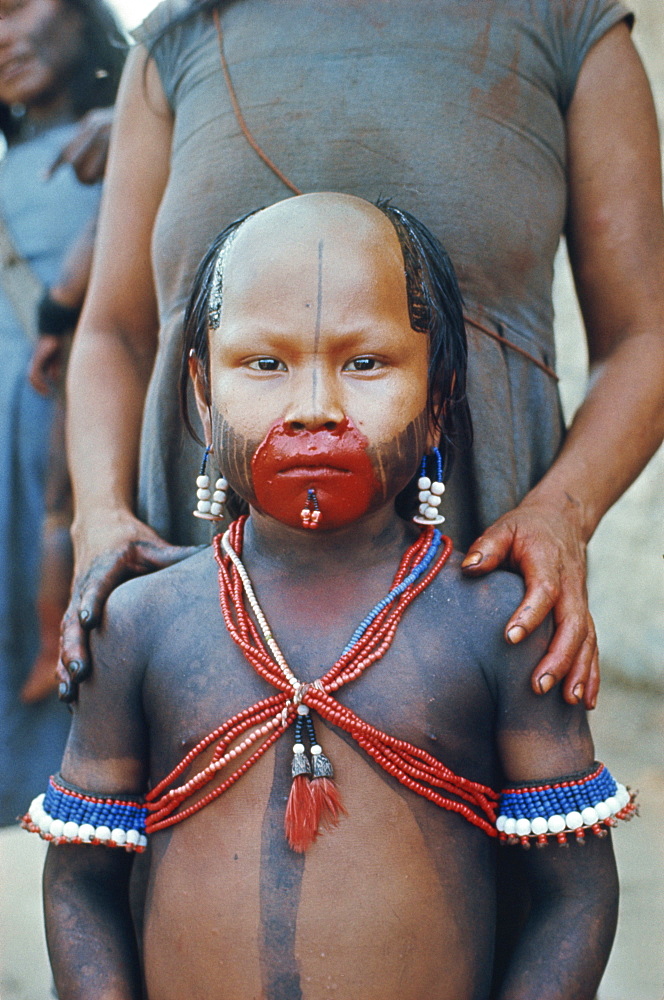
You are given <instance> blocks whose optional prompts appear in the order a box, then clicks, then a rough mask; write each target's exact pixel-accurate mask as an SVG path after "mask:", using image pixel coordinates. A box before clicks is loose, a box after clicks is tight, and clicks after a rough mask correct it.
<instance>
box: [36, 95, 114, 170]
mask: <svg viewBox="0 0 664 1000" xmlns="http://www.w3.org/2000/svg"><path fill="white" fill-rule="evenodd" d="M113 116H114V109H113V108H112V107H110V108H93V109H92V111H88V112H87V113H86V114H85V115H83V117H82V118H81V120H80V122H79V126H78V129H77V130H76V133H75V135H74V136H73V138H71V139H70V140H69V142H68V143H67V145H66V146H63V148H62V149H61V150H60V152H59V154H58V156H57V157H56V158H55V160H54V161H53V163H52V164H51V166H50V167H49V170H48V176H49V177H50V176H52V175H53V174H54V173H55V171H56V170H58V169H59V168H60V167H62V166H64V165H66V164H68V165H69V166H71V168H72V170H73V171H74V173H75V174H76V176H77V177H78V179H79V181H80V182H81V184H96V183H97V181H100V180H102V178H103V176H104V171H105V169H106V160H107V158H108V144H109V139H110V135H111V126H112V125H113Z"/></svg>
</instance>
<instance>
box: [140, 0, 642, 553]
mask: <svg viewBox="0 0 664 1000" xmlns="http://www.w3.org/2000/svg"><path fill="white" fill-rule="evenodd" d="M186 6H187V3H186V0H165V2H164V3H162V4H161V5H160V6H159V7H158V8H157V9H156V11H154V12H153V14H152V15H151V16H150V17H149V18H148V20H147V22H146V24H145V25H144V26H143V28H142V29H141V30H140V31H139V33H138V34H139V38H143V39H145V38H146V37H148V38H149V35H150V32H154V31H156V30H158V28H159V27H160V26H162V25H163V24H165V23H166V22H168V21H169V20H170V19H172V17H173V16H174V15H175V13H176V12H177V11H179V10H182V9H184V8H185V7H186ZM626 13H627V12H626V10H625V8H624V7H623V6H622V4H621V3H619V2H617V0H504V2H501V3H495V2H489V0H363V2H361V3H355V2H350V0H343V2H342V0H236V2H235V3H234V4H232V5H231V6H230V7H229V9H227V10H225V11H224V13H223V15H222V22H223V28H224V35H225V51H226V56H227V59H228V63H229V67H230V72H231V76H232V79H233V82H234V85H235V89H236V91H237V95H238V99H239V101H240V105H241V107H242V109H243V112H244V115H245V117H246V119H247V122H248V124H249V127H250V129H251V130H252V132H253V134H254V135H255V137H256V139H257V141H258V142H259V143H260V144H261V146H262V147H263V148H264V149H265V151H266V152H267V153H268V154H269V156H270V157H271V158H272V159H273V160H274V161H275V163H276V164H277V165H278V166H279V167H280V169H281V170H283V171H284V173H285V174H287V175H288V176H289V177H290V179H291V180H292V181H293V182H294V183H295V184H296V185H297V186H298V187H299V188H300V189H302V190H303V191H305V192H310V191H326V190H329V191H341V192H347V193H349V194H355V195H358V196H360V197H364V198H366V199H368V200H371V201H373V200H375V199H377V198H379V197H390V198H391V199H392V200H393V201H394V203H395V204H396V205H398V206H399V207H400V208H404V209H407V210H409V211H411V212H413V213H414V214H415V215H417V216H418V217H419V218H420V219H421V220H422V221H423V222H424V223H425V224H426V225H427V226H428V227H429V228H430V229H431V230H432V231H433V232H434V233H435V234H436V235H437V236H438V237H439V238H440V240H441V241H442V243H443V245H444V246H445V247H446V249H447V251H448V252H449V254H450V256H451V258H452V261H453V263H454V265H455V267H456V269H457V272H458V275H459V280H460V284H461V289H462V291H463V294H464V298H465V303H466V312H467V314H468V316H469V317H470V319H471V320H472V319H474V320H475V321H479V322H480V323H481V324H483V325H485V326H487V327H489V328H491V329H492V330H494V331H496V332H499V333H501V334H502V335H504V336H505V337H507V338H509V340H511V341H513V342H514V343H515V344H517V345H519V346H521V347H523V348H525V349H526V350H527V351H528V352H529V353H530V354H533V355H535V356H536V357H538V358H540V359H541V360H543V361H545V362H546V363H547V364H549V365H553V364H554V363H555V358H554V344H553V328H552V323H553V308H552V302H551V282H552V276H553V260H554V256H555V253H556V249H557V247H558V243H559V239H560V235H561V231H562V228H563V224H564V219H565V212H566V175H565V164H566V150H565V112H566V109H567V107H568V106H569V102H570V100H571V98H572V95H573V92H574V87H575V83H576V80H577V76H578V73H579V69H580V67H581V64H582V62H583V59H584V57H585V56H586V54H587V53H588V51H589V49H590V47H591V46H592V45H593V44H594V42H596V41H597V40H598V39H599V38H600V37H601V36H602V35H603V34H604V33H605V32H606V31H607V30H608V29H609V28H611V27H612V26H613V25H614V24H616V23H617V22H618V21H620V20H621V19H622V18H624V17H625V16H626ZM154 56H155V59H156V62H157V66H158V69H159V72H160V75H161V79H162V82H163V86H164V90H165V93H166V95H167V98H168V100H169V102H170V104H171V107H172V109H173V112H174V115H175V126H174V139H173V152H172V161H171V173H170V179H169V183H168V187H167V189H166V192H165V195H164V199H163V201H162V204H161V207H160V211H159V217H158V219H157V223H156V227H155V234H154V268H155V274H156V284H157V293H158V299H159V309H160V316H161V339H160V345H159V351H158V355H157V361H156V365H155V369H154V374H153V377H152V382H151V384H150V389H149V393H148V398H147V403H146V409H145V420H144V427H143V435H142V443H141V464H140V487H139V507H140V514H141V516H142V517H144V518H146V519H147V521H148V522H149V523H150V524H151V525H152V526H153V527H154V528H156V530H157V531H158V532H159V533H160V534H162V535H164V536H165V537H167V538H169V539H170V540H172V541H176V542H183V543H184V542H194V541H206V540H207V538H208V537H209V535H208V534H207V532H206V531H205V529H204V528H202V526H201V523H200V522H197V521H196V520H195V519H194V518H193V517H192V516H191V509H192V506H193V500H192V498H193V495H194V490H193V484H194V478H195V475H196V471H197V465H198V463H199V454H200V451H199V449H197V448H196V446H195V445H193V444H192V443H191V442H190V441H189V440H188V439H187V438H186V436H185V434H184V432H183V431H182V429H181V424H180V419H179V416H178V413H177V400H176V390H175V385H176V371H177V367H178V363H179V353H180V341H179V335H180V329H181V322H182V313H183V309H184V305H185V302H186V298H187V294H188V291H189V289H190V286H191V282H192V279H193V275H194V272H195V269H196V266H197V264H198V262H199V260H200V258H201V257H202V255H203V253H204V251H205V250H206V248H207V246H208V244H209V243H210V242H211V240H212V238H213V237H214V236H215V235H216V234H217V232H218V231H220V230H221V229H222V228H223V227H224V226H225V225H226V224H227V223H228V222H230V221H231V220H233V219H235V218H237V217H238V216H239V215H241V214H243V213H244V212H247V211H249V210H251V209H255V208H257V207H259V206H263V205H267V204H270V203H272V202H275V201H278V200H280V199H282V198H284V197H287V196H288V194H289V192H288V190H287V189H286V188H285V187H284V186H283V185H282V183H281V182H280V181H279V180H278V179H277V177H276V176H275V175H274V174H273V173H272V172H271V171H270V170H269V169H268V168H267V167H266V166H265V165H264V164H263V163H262V162H261V161H260V160H259V159H258V157H257V156H256V154H255V153H254V152H253V150H252V149H251V148H250V147H249V145H248V143H247V141H246V139H245V138H244V136H243V135H242V134H241V132H240V129H239V128H238V125H237V122H236V119H235V116H234V114H233V111H232V108H231V105H230V101H229V96H228V92H227V89H226V87H225V84H224V80H223V76H222V72H221V64H220V57H219V49H218V42H217V37H216V32H215V29H214V26H213V24H212V21H211V20H210V19H209V16H204V15H197V16H196V17H195V18H193V19H192V20H190V21H188V22H187V23H186V24H185V25H183V26H179V27H177V28H175V29H174V30H172V31H171V32H169V33H168V35H167V36H166V37H165V38H163V39H161V40H160V41H159V42H158V43H157V45H156V48H155V50H154ZM468 336H469V344H470V362H469V386H468V394H469V399H470V404H471V410H472V415H473V421H474V426H475V444H474V447H473V449H472V452H471V453H470V454H468V455H465V456H463V457H462V459H461V460H460V461H459V462H458V463H457V466H456V467H455V470H454V474H453V476H452V480H451V483H450V484H449V489H448V491H447V493H446V494H445V507H444V512H445V514H446V516H447V524H446V528H447V529H448V531H449V533H450V535H451V536H452V538H453V540H454V542H455V544H456V546H457V548H460V549H464V548H466V547H467V546H468V545H469V544H470V542H472V541H473V539H474V538H475V537H476V536H477V534H478V533H479V532H480V531H481V530H482V529H483V528H485V527H486V526H488V525H489V524H491V523H492V522H493V521H494V520H495V519H496V518H497V517H498V516H499V515H500V514H502V513H504V512H505V511H507V510H509V509H511V508H512V507H513V506H514V505H515V504H516V503H517V502H518V501H519V500H520V499H521V498H522V497H523V496H524V494H525V493H526V492H527V491H528V490H529V489H530V488H531V487H532V486H533V485H534V484H535V483H536V482H537V481H538V480H539V479H540V478H541V477H542V475H543V474H544V473H545V472H546V470H547V469H548V468H549V466H550V465H551V463H552V461H553V459H554V457H555V455H556V453H557V451H558V448H559V447H560V444H561V441H562V436H563V422H562V416H561V410H560V404H559V400H558V394H557V390H556V386H555V382H554V380H553V379H552V378H551V377H550V376H549V375H547V374H545V373H544V372H542V371H541V370H540V369H538V368H537V367H536V366H535V365H534V364H533V363H532V362H531V361H528V360H527V359H525V358H523V357H522V356H520V355H519V354H517V353H515V352H514V351H512V350H511V349H509V348H505V347H503V346H501V345H499V344H497V343H496V342H494V341H492V340H491V339H490V338H489V337H488V336H486V334H483V333H481V332H479V331H478V330H477V329H476V328H474V327H473V326H471V325H469V326H468ZM201 531H202V532H203V533H202V534H201Z"/></svg>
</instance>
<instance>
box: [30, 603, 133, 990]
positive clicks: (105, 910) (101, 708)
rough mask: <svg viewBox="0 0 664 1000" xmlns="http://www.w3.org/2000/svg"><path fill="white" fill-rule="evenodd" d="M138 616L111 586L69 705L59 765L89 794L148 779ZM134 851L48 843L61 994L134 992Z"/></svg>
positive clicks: (120, 790)
mask: <svg viewBox="0 0 664 1000" xmlns="http://www.w3.org/2000/svg"><path fill="white" fill-rule="evenodd" d="M143 645H144V644H143V643H142V641H141V623H140V622H139V621H136V601H135V599H133V598H132V597H131V595H129V596H128V597H127V596H126V595H124V594H123V593H122V591H118V592H117V593H116V595H114V599H113V600H112V601H111V602H110V603H109V605H108V608H107V614H106V616H105V620H104V626H103V629H102V630H101V631H100V632H99V633H96V642H95V645H94V654H95V671H94V675H93V677H92V679H91V680H90V681H89V683H88V684H86V685H85V688H84V690H83V691H82V692H81V698H80V701H79V704H78V705H76V706H75V707H74V708H73V714H72V725H71V731H70V734H69V739H68V741H67V747H66V750H65V755H64V759H63V762H62V768H61V774H62V777H63V779H64V780H65V781H66V782H68V783H69V784H71V785H73V786H75V787H76V788H79V789H81V790H82V791H85V792H90V793H91V794H93V795H94V794H95V793H97V794H100V793H101V794H103V795H106V796H111V797H114V796H117V797H118V798H120V799H123V798H125V797H132V796H140V795H141V794H142V793H143V792H144V791H145V788H146V784H147V758H148V733H147V722H146V719H145V716H144V714H143V706H142V679H143V672H144V668H145V663H144V658H143V654H142V647H143ZM132 858H133V854H129V853H127V851H125V850H124V849H123V848H121V847H104V846H101V845H92V844H80V845H76V844H59V845H58V846H50V847H49V852H48V857H47V863H46V867H45V871H44V906H45V919H46V932H47V939H48V946H49V955H50V958H51V964H52V968H53V974H54V977H55V982H56V986H57V989H58V995H59V996H60V997H62V998H63V1000H65V998H66V1000H79V998H80V1000H83V998H85V1000H89V998H90V997H95V998H99V1000H138V998H140V997H141V996H142V994H141V975H140V965H139V958H138V949H137V943H136V937H135V933H134V928H133V924H132V919H131V914H130V909H129V875H130V870H131V861H132Z"/></svg>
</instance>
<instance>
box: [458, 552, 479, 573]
mask: <svg viewBox="0 0 664 1000" xmlns="http://www.w3.org/2000/svg"><path fill="white" fill-rule="evenodd" d="M482 559H484V556H483V555H482V553H481V552H469V553H468V555H467V556H466V558H465V559H464V560H463V562H462V563H461V567H462V569H467V568H468V567H469V566H479V564H480V563H481V562H482Z"/></svg>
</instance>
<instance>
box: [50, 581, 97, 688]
mask: <svg viewBox="0 0 664 1000" xmlns="http://www.w3.org/2000/svg"><path fill="white" fill-rule="evenodd" d="M56 672H57V675H58V697H59V698H60V700H61V701H65V702H72V701H75V700H76V697H77V695H78V684H79V682H80V681H82V680H85V678H86V677H87V676H88V675H89V673H90V646H89V640H88V633H87V631H86V629H85V628H84V627H83V625H81V622H80V621H79V617H78V591H77V589H76V587H74V590H73V593H72V597H71V600H70V602H69V606H68V608H67V610H66V611H65V616H64V618H63V620H62V626H61V629H60V660H59V662H58V666H57V671H56Z"/></svg>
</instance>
